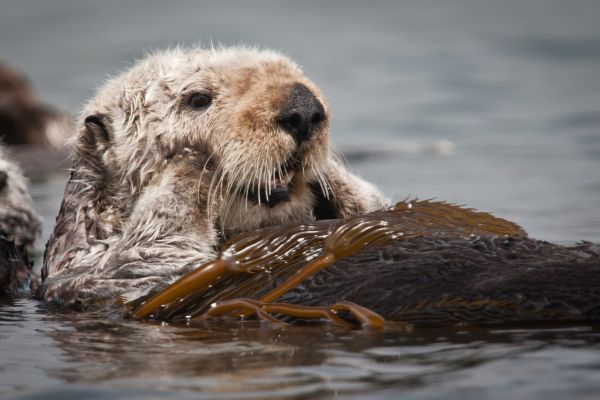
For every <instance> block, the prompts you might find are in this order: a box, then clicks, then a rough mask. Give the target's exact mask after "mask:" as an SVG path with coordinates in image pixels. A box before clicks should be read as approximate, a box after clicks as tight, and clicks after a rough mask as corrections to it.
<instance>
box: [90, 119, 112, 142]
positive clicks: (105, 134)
mask: <svg viewBox="0 0 600 400" xmlns="http://www.w3.org/2000/svg"><path fill="white" fill-rule="evenodd" d="M83 125H84V126H85V129H86V130H87V131H88V133H89V134H90V135H92V137H93V140H94V142H96V143H98V144H100V143H102V144H108V143H109V142H110V133H109V131H108V129H107V127H106V125H107V124H106V117H105V116H104V115H102V114H94V115H90V116H88V117H86V118H85V120H84V121H83Z"/></svg>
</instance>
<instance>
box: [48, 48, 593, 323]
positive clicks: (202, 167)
mask: <svg viewBox="0 0 600 400" xmlns="http://www.w3.org/2000/svg"><path fill="white" fill-rule="evenodd" d="M329 119H330V114H329V107H328V104H327V102H326V100H325V98H324V97H323V95H322V94H321V92H320V91H319V89H318V88H317V87H316V86H315V85H314V84H313V83H312V82H311V81H309V80H308V79H307V78H306V77H305V76H304V75H303V74H302V72H301V71H300V70H299V68H298V67H297V66H296V65H295V64H294V63H293V62H292V61H291V60H289V59H288V58H286V57H284V56H282V55H280V54H278V53H275V52H272V51H265V50H257V49H251V48H243V47H234V48H224V49H208V50H203V49H189V50H184V49H175V50H168V51H163V52H158V53H155V54H153V55H151V56H149V57H148V58H146V59H145V60H143V61H141V62H139V63H138V64H137V65H136V66H134V67H133V68H132V69H130V70H129V71H127V72H125V73H123V74H122V75H120V76H118V77H117V78H115V79H112V80H111V81H109V82H108V83H107V84H106V85H105V86H104V87H103V88H101V89H100V91H99V92H98V94H97V95H96V96H95V97H94V98H93V99H92V100H91V101H90V102H89V103H88V104H87V105H86V106H85V108H84V110H83V113H82V115H81V117H80V121H79V130H78V133H77V134H76V135H75V137H74V139H73V144H74V163H73V168H72V172H71V177H70V179H69V181H68V183H67V186H66V188H65V194H64V199H63V203H62V206H61V209H60V212H59V215H58V217H57V220H56V225H55V228H54V232H53V234H52V236H51V237H50V239H49V241H48V243H47V246H46V251H45V253H44V265H43V269H42V278H43V280H44V281H43V283H42V285H41V287H40V289H39V290H38V292H37V296H38V297H39V298H41V299H43V300H45V301H48V302H55V303H59V304H77V305H81V306H84V307H87V306H92V305H96V304H104V305H106V304H119V305H121V304H123V303H126V304H127V307H125V314H128V313H129V310H131V311H132V313H131V314H129V315H133V316H134V317H138V318H146V317H148V316H149V315H152V316H153V318H157V319H160V320H175V321H185V320H187V319H188V317H190V318H195V317H199V318H204V317H206V316H207V315H208V316H210V315H213V314H215V315H218V314H220V313H222V312H225V313H226V312H229V311H231V307H233V308H234V311H236V310H237V309H242V310H245V311H244V312H245V313H246V312H248V310H250V312H248V313H251V312H255V313H257V314H258V315H261V316H262V317H264V318H267V319H270V320H273V318H274V317H273V314H275V315H276V316H281V315H282V314H283V315H286V314H288V315H290V316H294V317H298V316H302V317H303V318H304V317H306V316H310V317H315V316H316V318H321V317H322V316H326V318H328V319H330V320H332V321H334V322H336V321H337V322H340V323H347V322H349V323H351V324H353V323H354V322H356V320H357V319H358V320H359V322H360V323H362V324H366V325H369V324H371V325H379V326H380V325H381V321H382V318H381V317H380V316H377V313H379V314H381V315H382V316H383V317H384V318H386V319H390V320H396V321H398V320H400V321H409V322H411V323H419V322H427V323H430V322H436V321H437V322H474V323H498V322H506V321H511V322H522V321H570V322H572V321H577V322H585V321H598V320H600V311H599V310H600V301H598V299H600V295H599V294H600V250H599V248H598V246H597V245H594V244H591V243H586V244H582V245H579V246H574V247H563V246H557V245H552V244H548V243H545V242H542V241H537V240H534V239H531V238H529V237H527V235H526V233H525V232H524V231H523V230H522V229H521V228H520V227H519V226H518V225H516V224H514V223H511V222H509V221H505V220H502V219H499V218H496V217H493V216H491V215H489V214H486V213H480V212H475V211H473V210H470V209H465V208H461V207H456V206H452V205H448V204H445V203H440V202H437V203H436V202H428V201H404V202H401V203H398V204H397V205H395V206H393V207H391V208H388V209H385V210H382V211H376V210H379V209H381V208H383V207H384V206H385V205H386V204H387V199H386V198H385V197H384V196H383V195H382V194H381V193H380V192H379V191H378V190H377V189H376V188H375V187H374V186H373V185H371V184H369V183H367V182H365V181H363V180H362V179H360V178H358V177H356V176H354V175H352V174H351V173H350V172H348V170H347V169H346V168H345V167H344V166H343V164H342V163H340V162H339V161H338V160H337V158H336V156H335V154H333V153H332V151H331V150H330V148H329V144H328V122H329ZM233 236H235V238H234V239H232V240H231V241H229V242H225V240H226V239H229V238H231V237H233ZM219 251H220V253H219ZM213 260H214V261H213ZM199 267H200V268H199ZM313 267H314V268H313ZM304 270H308V271H309V272H308V273H306V274H301V272H302V271H304ZM298 277H299V278H298ZM297 278H298V279H297ZM174 282H175V283H174ZM290 282H291V284H289V285H288V283H290ZM282 288H285V290H281V289H282ZM239 297H243V298H245V299H238V298H239ZM230 300H231V301H232V302H233V303H232V302H229V303H228V301H230ZM273 301H277V302H284V303H291V305H289V304H288V305H285V304H284V305H281V304H274V303H272V302H273ZM348 302H350V303H348ZM332 303H336V304H332ZM165 304H166V305H167V307H162V308H161V307H160V306H162V305H165ZM349 304H352V305H349ZM301 306H310V307H317V308H310V309H306V308H301ZM236 312H237V311H236ZM348 314H350V315H348ZM340 316H343V318H342V317H340ZM275 320H277V318H275ZM342 320H343V321H342ZM344 321H346V322H344Z"/></svg>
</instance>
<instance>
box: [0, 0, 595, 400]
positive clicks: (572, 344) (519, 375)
mask: <svg viewBox="0 0 600 400" xmlns="http://www.w3.org/2000/svg"><path fill="white" fill-rule="evenodd" d="M598 21H600V4H599V3H598V2H597V1H594V0H589V1H580V0H577V1H568V2H565V1H559V0H538V1H535V0H505V1H503V2H482V1H478V0H473V1H466V0H461V1H453V2H447V1H420V2H396V1H391V0H390V1H380V2H377V3H375V2H363V1H341V0H338V1H328V2H320V1H302V2H300V1H298V2H291V1H289V2H282V1H275V0H273V1H259V2H252V3H250V2H244V1H222V2H211V3H209V2H198V1H191V0H190V1H179V2H160V1H156V0H155V1H141V0H134V1H128V2H120V1H116V0H113V1H104V2H95V1H81V0H59V1H53V2H50V1H41V0H39V1H30V0H19V1H16V0H12V1H11V0H2V1H0V58H1V59H2V60H4V61H7V62H9V63H11V64H12V65H14V66H16V67H19V68H21V69H23V70H24V71H25V72H26V73H27V74H28V75H29V76H30V78H31V79H32V81H33V82H34V84H35V85H36V87H37V89H38V90H39V92H40V95H41V96H42V98H43V99H44V100H46V101H48V102H50V103H52V104H54V105H56V106H58V107H60V108H62V109H64V110H66V111H69V112H73V113H76V112H77V111H78V109H79V108H80V107H81V105H82V104H83V102H84V101H85V99H87V98H89V97H90V96H91V95H92V94H93V92H94V90H95V88H96V87H98V85H100V84H101V83H102V82H103V81H104V80H105V79H106V78H107V77H108V76H109V75H110V74H115V73H116V72H118V71H119V70H123V69H125V68H127V67H128V66H129V65H131V64H132V63H133V62H134V61H135V60H136V59H137V58H140V57H141V56H143V54H144V53H145V52H146V51H148V50H151V49H153V48H163V47H166V46H169V45H174V44H178V43H184V44H188V45H192V44H194V43H198V42H200V43H205V44H208V43H210V41H211V40H212V41H213V42H215V43H217V42H221V43H225V44H231V43H249V44H259V45H262V46H265V47H272V48H276V49H280V50H281V51H283V52H284V53H286V54H289V55H290V56H292V57H293V58H294V59H296V60H297V61H298V62H299V63H301V64H302V65H303V67H304V70H305V72H306V73H307V75H308V76H309V77H311V78H312V79H313V80H314V81H315V82H316V83H317V84H318V85H319V86H321V88H322V89H323V91H324V93H325V94H326V95H327V96H328V98H329V101H330V104H331V106H332V110H333V120H332V137H333V141H334V143H335V144H336V145H337V147H338V148H340V149H341V150H342V151H344V153H345V154H346V156H347V158H348V161H349V163H350V165H351V168H352V169H353V170H354V171H356V172H357V173H359V174H360V175H362V176H363V177H365V178H367V179H368V180H370V181H373V182H375V183H377V184H378V185H379V186H381V187H382V188H383V190H384V191H385V192H386V193H387V194H389V195H390V197H392V198H393V199H401V198H404V197H406V196H409V195H410V196H418V197H420V198H429V197H437V198H439V199H444V200H448V201H452V202H457V203H464V204H468V205H470V206H473V207H476V208H478V209H481V210H486V211H492V212H494V213H495V214H496V215H499V216H503V217H505V218H508V219H511V220H514V221H517V222H519V223H520V224H521V225H523V226H524V227H525V229H526V230H527V231H528V232H529V233H530V234H531V235H532V236H534V237H537V238H542V239H546V240H550V241H554V242H559V243H573V242H575V241H577V240H582V239H585V240H591V241H596V242H600V208H598V204H600V172H599V171H600V108H599V105H600V79H598V78H599V77H600V23H598ZM67 167H68V166H66V165H63V166H60V167H57V169H56V170H54V171H43V172H42V173H38V174H36V175H35V176H34V177H33V179H32V182H31V183H32V184H31V190H32V193H33V196H34V199H35V201H36V207H37V209H38V210H39V211H40V213H41V214H42V215H43V216H44V232H43V235H44V237H45V238H46V237H47V236H48V235H49V233H50V231H51V229H52V224H53V221H54V217H55V215H56V213H57V210H58V206H59V203H60V199H61V197H62V190H63V187H64V179H66V172H65V169H66V168H67ZM44 240H45V239H44ZM42 245H43V240H42V241H40V246H39V247H40V249H39V251H41V248H42ZM37 268H39V262H38V266H37ZM598 334H599V331H598V328H597V327H586V326H580V327H553V328H552V329H550V328H549V327H512V328H502V329H500V328H498V329H477V328H466V327H463V328H454V329H444V330H441V331H440V330H418V331H415V332H412V333H406V332H398V331H389V332H383V333H375V332H364V331H357V332H346V331H341V330H336V329H333V328H317V327H311V328H308V327H294V328H273V327H268V326H263V325H260V324H259V323H255V322H250V321H249V322H246V323H214V324H210V325H207V326H196V327H193V328H183V327H174V326H158V325H148V324H139V323H136V322H131V321H122V320H120V319H118V318H114V319H111V318H106V316H99V315H93V314H85V313H84V314H77V313H65V312H56V311H52V310H47V309H45V308H44V307H43V305H41V304H39V303H37V302H35V301H32V300H26V299H23V300H17V301H14V302H9V303H1V304H0V360H1V361H0V396H2V395H5V396H8V397H14V396H16V395H20V396H24V397H25V398H44V399H48V398H61V399H62V398H68V397H69V396H70V397H71V398H94V397H96V398H101V397H109V396H110V397H115V398H152V397H155V398H165V397H166V398H168V397H172V398H189V397H199V398H261V399H262V398H318V397H320V398H332V397H335V396H339V397H344V398H354V397H356V398H398V397H400V396H402V397H403V398H409V399H410V398H415V399H427V398H439V397H444V398H449V399H455V398H456V399H458V398H473V399H481V398H484V399H488V398H490V399H494V398H507V397H514V398H544V399H548V398H549V399H553V398H556V399H562V398H567V397H569V398H597V393H598V389H600V364H599V363H598V361H597V360H598V359H599V358H600V349H599V343H600V341H599V340H598ZM191 393H193V395H192V394H191ZM36 396H37V397H36Z"/></svg>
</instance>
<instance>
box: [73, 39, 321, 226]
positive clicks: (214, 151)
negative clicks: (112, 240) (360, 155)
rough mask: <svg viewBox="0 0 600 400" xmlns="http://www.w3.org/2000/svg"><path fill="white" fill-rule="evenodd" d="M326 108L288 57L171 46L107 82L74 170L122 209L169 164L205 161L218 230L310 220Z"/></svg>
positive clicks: (83, 133)
mask: <svg viewBox="0 0 600 400" xmlns="http://www.w3.org/2000/svg"><path fill="white" fill-rule="evenodd" d="M328 120H329V109H328V105H327V102H326V100H325V98H324V97H323V95H322V94H321V93H320V91H319V89H318V88H317V87H316V86H315V85H314V84H313V83H312V82H311V81H309V80H308V79H307V78H306V77H305V76H304V75H303V74H302V72H301V71H300V69H299V67H298V66H297V65H296V64H294V63H293V62H292V61H290V60H289V59H288V58H286V57H284V56H282V55H280V54H278V53H275V52H272V51H261V50H256V49H248V48H228V49H220V50H198V49H194V50H180V49H177V50H170V51H166V52H160V53H157V54H154V55H152V56H150V57H148V58H147V59H146V60H144V61H143V62H141V63H139V64H138V65H137V66H135V67H134V68H133V69H131V70H129V71H128V72H126V73H124V74H122V75H121V76H119V77H117V78H116V79H113V80H111V81H110V82H109V83H108V84H107V85H106V86H105V87H104V88H102V89H101V90H100V91H99V93H98V94H97V96H96V97H95V98H94V99H93V100H92V101H91V102H90V103H89V104H88V105H87V106H86V108H85V110H84V113H83V117H82V120H81V128H80V131H79V135H78V136H77V138H76V166H75V170H77V169H79V170H85V171H86V174H87V176H88V177H89V178H90V179H91V180H92V182H91V184H92V185H93V186H94V187H96V188H97V189H98V190H99V194H98V196H97V198H96V201H97V202H98V203H99V204H102V207H104V208H112V209H114V210H116V209H118V210H120V212H125V213H127V208H128V207H130V206H131V205H132V204H134V203H135V199H136V196H138V195H139V193H140V192H141V191H143V190H144V188H145V187H146V186H147V185H148V184H149V182H150V181H151V180H152V177H153V176H154V175H155V174H157V173H160V172H159V171H160V168H161V165H162V164H163V163H164V162H165V160H169V159H170V158H171V157H173V156H175V155H177V154H180V153H181V152H183V151H185V149H191V150H193V151H196V152H201V153H203V154H205V155H207V156H208V157H209V163H208V164H207V168H208V169H209V170H211V172H212V174H211V176H212V178H211V179H210V184H209V185H208V187H207V190H206V192H207V196H208V199H209V204H211V205H213V207H212V208H211V209H215V210H216V211H215V212H216V214H217V223H218V224H219V225H220V228H221V230H222V231H224V232H237V231H244V230H248V229H253V228H256V227H260V226H265V225H272V224H275V223H286V222H298V221H304V220H308V219H310V218H311V217H312V212H313V210H312V207H313V206H312V203H313V202H314V199H313V197H314V195H313V193H312V191H311V189H310V188H311V186H312V187H313V188H314V187H326V185H327V182H326V178H325V174H324V168H325V165H326V161H327V159H328V156H329V154H328V152H329V150H328Z"/></svg>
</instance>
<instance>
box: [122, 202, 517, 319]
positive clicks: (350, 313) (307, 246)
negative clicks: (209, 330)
mask: <svg viewBox="0 0 600 400" xmlns="http://www.w3.org/2000/svg"><path fill="white" fill-rule="evenodd" d="M416 238H430V239H433V240H435V239H436V238H437V239H438V242H439V243H442V242H441V241H439V240H442V239H443V238H457V239H459V240H462V241H469V240H472V239H473V238H490V239H493V238H501V239H503V240H507V238H513V239H517V240H527V235H526V233H525V231H524V230H523V229H522V228H521V227H519V226H518V225H516V224H514V223H512V222H510V221H507V220H504V219H501V218H497V217H494V216H492V215H491V214H489V213H484V212H478V211H475V210H473V209H469V208H464V207H460V206H456V205H451V204H447V203H443V202H435V201H418V200H413V201H403V202H400V203H397V204H396V205H395V206H393V207H391V208H389V209H386V210H381V211H376V212H373V213H369V214H365V215H356V216H352V217H349V218H346V219H343V220H329V221H316V222H313V223H311V224H293V225H284V226H276V227H269V228H265V229H262V230H259V231H254V232H248V233H245V234H242V235H239V236H237V237H235V238H233V239H232V240H230V241H228V242H226V243H225V244H224V245H223V246H222V250H221V253H220V256H219V257H218V258H217V259H216V260H213V261H211V262H208V263H206V264H204V265H202V266H200V267H199V268H198V269H196V270H195V271H193V272H191V273H190V274H188V275H186V276H184V277H183V278H181V279H180V280H178V281H177V282H175V283H174V284H172V285H170V286H168V287H166V288H164V289H162V290H160V291H159V292H158V293H156V294H154V295H153V296H152V297H151V298H149V299H140V301H138V302H137V303H141V304H140V305H139V307H137V309H136V310H135V311H134V312H133V316H134V317H135V318H142V317H146V316H148V315H149V314H150V313H152V315H151V317H152V318H155V319H160V320H181V319H182V318H185V319H186V320H193V319H197V318H207V317H210V316H216V315H222V314H226V313H232V312H235V313H236V315H238V316H239V315H244V316H249V315H253V314H255V315H258V316H259V317H260V318H262V319H265V320H269V321H272V322H275V321H280V320H281V318H279V319H277V318H276V317H275V315H277V316H279V317H281V316H288V317H289V316H291V317H295V318H301V319H306V318H317V319H328V320H330V321H331V322H334V323H337V324H340V325H343V324H347V323H348V321H349V320H350V321H352V322H357V323H359V324H360V325H363V326H364V325H367V326H375V327H380V326H382V325H383V321H384V317H385V318H388V319H389V315H387V316H386V315H384V316H380V315H379V314H378V313H377V312H375V311H373V310H371V309H369V307H363V306H361V305H359V304H360V303H361V301H362V300H363V299H360V298H359V299H358V301H355V302H350V301H347V300H344V298H346V297H347V296H346V295H347V293H345V290H344V287H343V286H342V287H339V286H335V287H336V288H337V289H336V290H337V296H338V298H336V299H335V300H334V301H332V302H330V303H329V304H331V305H323V304H321V305H315V304H311V305H301V304H283V303H274V301H275V300H277V299H281V298H282V297H285V295H286V294H287V293H289V292H290V291H293V290H294V289H296V288H297V287H298V286H299V285H302V284H303V283H305V282H306V281H307V279H310V278H311V277H313V276H314V275H315V274H318V273H319V271H322V270H324V269H327V268H329V267H331V266H332V265H334V264H336V263H337V262H338V261H340V260H342V259H345V258H348V257H350V259H349V260H350V261H351V259H352V256H354V255H356V254H357V253H361V251H362V250H364V249H366V248H377V247H381V246H394V245H395V246H401V245H402V243H403V242H407V241H410V240H413V239H416ZM442 241H443V240H442ZM370 262H371V263H372V261H370V260H361V262H360V263H361V264H362V267H366V266H368V264H369V263H370ZM390 267H391V268H392V269H393V266H390ZM367 270H368V268H364V269H363V272H364V271H367ZM354 271H356V272H355V273H356V276H355V279H358V280H360V279H365V278H369V279H370V280H371V281H372V282H373V284H374V285H377V284H378V282H377V276H364V273H363V272H361V268H358V269H354ZM332 279H333V280H332V281H331V282H330V283H332V284H333V283H334V282H335V277H334V278H332ZM379 284H380V282H379ZM332 286H333V285H332ZM348 289H350V288H348ZM306 294H307V295H309V294H310V293H306ZM303 297H305V298H310V297H311V296H303ZM330 297H331V296H328V298H330ZM334 297H335V296H334ZM293 300H301V299H293ZM392 301H393V300H392ZM363 303H364V302H363ZM134 305H135V303H134ZM384 311H385V310H384ZM388 314H389V313H388ZM340 315H345V318H341V317H340Z"/></svg>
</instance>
